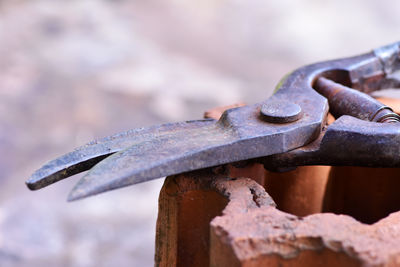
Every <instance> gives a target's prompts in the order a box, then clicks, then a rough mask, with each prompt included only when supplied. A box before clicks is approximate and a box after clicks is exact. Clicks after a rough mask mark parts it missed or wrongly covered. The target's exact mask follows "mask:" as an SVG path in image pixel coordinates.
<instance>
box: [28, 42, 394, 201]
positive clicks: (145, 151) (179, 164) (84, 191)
mask: <svg viewBox="0 0 400 267" xmlns="http://www.w3.org/2000/svg"><path fill="white" fill-rule="evenodd" d="M399 70H400V42H398V43H395V44H391V45H387V46H384V47H381V48H378V49H375V50H373V51H372V52H370V53H366V54H363V55H359V56H355V57H350V58H344V59H338V60H330V61H325V62H320V63H316V64H312V65H308V66H304V67H301V68H299V69H297V70H295V71H294V72H292V73H290V74H289V75H287V76H285V77H284V78H283V79H282V81H281V82H280V83H279V84H278V86H277V91H276V92H275V93H274V94H273V95H272V96H271V97H270V98H269V99H267V100H266V101H264V102H261V103H258V104H254V105H249V106H244V107H239V108H233V109H230V110H227V111H225V112H224V114H223V115H222V117H221V118H220V119H219V120H213V119H204V120H194V121H185V122H177V123H168V124H163V125H157V126H152V127H147V128H140V129H134V130H130V131H127V132H123V133H118V134H116V135H113V136H109V137H105V138H103V139H99V140H95V141H92V142H90V143H88V144H86V145H84V146H82V147H79V148H77V149H75V150H74V151H72V152H70V153H67V154H65V155H63V156H61V157H59V158H57V159H54V160H52V161H50V162H48V163H47V164H45V165H44V166H43V167H41V168H40V169H39V170H37V171H36V172H35V173H33V175H32V176H31V177H30V179H29V180H28V181H27V182H26V184H27V186H28V187H29V188H30V189H32V190H36V189H40V188H42V187H45V186H47V185H49V184H52V183H55V182H57V181H59V180H62V179H64V178H67V177H69V176H71V175H74V174H77V173H80V172H83V171H86V170H89V172H88V173H87V174H86V175H85V176H84V177H83V178H82V179H81V180H80V181H79V182H78V183H77V185H76V186H75V187H74V188H73V190H72V191H71V193H70V195H69V198H68V199H69V200H77V199H81V198H84V197H87V196H90V195H94V194H98V193H101V192H105V191H109V190H112V189H117V188H120V187H124V186H128V185H133V184H137V183H141V182H145V181H148V180H152V179H156V178H160V177H164V176H168V175H174V174H179V173H183V172H188V171H193V170H197V169H203V168H209V167H215V166H220V165H224V164H228V163H235V162H250V161H255V162H259V163H262V164H264V166H265V168H267V169H271V170H285V169H287V168H289V169H290V168H293V167H296V166H302V165H353V166H354V165H357V166H371V167H400V124H398V123H397V122H399V121H400V117H399V116H398V115H397V114H395V113H394V112H393V111H392V110H391V108H389V107H387V106H385V105H383V104H381V103H379V102H378V101H377V100H375V99H374V98H372V97H371V96H369V95H368V94H369V93H371V92H373V91H376V90H381V89H386V88H397V87H400V78H399V76H398V75H397V74H398V71H399ZM351 88H353V89H351ZM328 112H330V113H331V114H333V115H334V116H335V117H336V121H334V122H333V123H332V124H330V125H329V126H328V125H327V114H328Z"/></svg>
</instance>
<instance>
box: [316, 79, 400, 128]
mask: <svg viewBox="0 0 400 267" xmlns="http://www.w3.org/2000/svg"><path fill="white" fill-rule="evenodd" d="M314 88H315V89H316V90H317V91H318V92H319V93H320V94H321V95H323V96H325V97H326V98H327V99H328V102H329V107H330V108H329V112H330V113H331V114H332V115H333V116H335V117H336V118H338V117H340V116H342V115H350V116H353V117H355V118H359V119H361V120H367V121H374V122H399V121H400V117H399V115H397V114H396V113H394V112H393V110H392V109H391V108H390V107H388V106H386V105H384V104H382V103H381V102H379V101H378V100H376V99H374V98H372V97H371V96H369V95H367V94H364V93H362V92H359V91H357V90H354V89H351V88H348V87H346V86H344V85H341V84H339V83H336V82H334V81H332V80H329V79H326V78H324V77H319V78H318V79H317V81H316V82H315V84H314Z"/></svg>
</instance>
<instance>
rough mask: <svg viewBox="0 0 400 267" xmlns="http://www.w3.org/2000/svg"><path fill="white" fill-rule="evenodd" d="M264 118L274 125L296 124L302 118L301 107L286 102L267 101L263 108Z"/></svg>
mask: <svg viewBox="0 0 400 267" xmlns="http://www.w3.org/2000/svg"><path fill="white" fill-rule="evenodd" d="M260 113H261V115H262V118H263V119H264V120H265V121H267V122H272V123H288V122H294V121H297V120H298V119H300V118H301V116H302V112H301V107H300V106H299V105H297V104H295V103H292V102H289V101H285V100H271V101H269V100H267V102H266V103H264V104H263V105H262V107H261V111H260Z"/></svg>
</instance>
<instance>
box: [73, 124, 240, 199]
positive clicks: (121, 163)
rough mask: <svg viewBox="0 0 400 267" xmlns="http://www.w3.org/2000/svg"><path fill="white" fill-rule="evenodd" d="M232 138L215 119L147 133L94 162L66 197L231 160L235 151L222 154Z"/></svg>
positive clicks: (234, 138) (91, 193)
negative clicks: (186, 128)
mask: <svg viewBox="0 0 400 267" xmlns="http://www.w3.org/2000/svg"><path fill="white" fill-rule="evenodd" d="M236 140H238V138H237V136H236V134H235V133H234V132H233V131H229V130H227V129H226V128H222V127H221V126H220V125H218V123H215V124H211V125H210V124H209V123H207V124H205V125H204V127H202V128H200V129H199V128H198V129H196V130H193V131H190V134H189V133H188V131H176V132H175V134H174V135H169V136H149V138H148V139H147V140H142V142H140V143H136V144H135V145H133V146H131V147H129V148H127V149H125V150H123V151H120V152H118V153H115V154H114V155H112V156H110V157H108V158H106V159H104V160H103V161H101V162H100V163H98V164H97V165H95V166H94V167H93V168H92V169H91V170H90V171H89V172H88V173H87V175H86V176H84V177H83V178H82V179H81V180H80V181H79V182H78V184H77V185H76V186H75V188H74V189H73V190H72V191H71V193H70V195H69V197H68V200H69V201H72V200H77V199H81V198H84V197H87V196H91V195H95V194H99V193H102V192H104V191H109V190H113V189H117V188H120V187H124V186H128V185H133V184H137V183H141V182H145V181H148V180H152V179H156V178H160V177H163V176H167V175H173V174H178V173H182V172H187V171H191V170H196V169H201V168H206V167H212V166H216V165H220V164H224V163H227V162H231V161H235V155H234V154H233V155H231V156H229V155H226V154H225V153H226V149H224V148H227V149H228V148H231V147H232V143H234V142H235V141H236ZM224 154H225V155H224Z"/></svg>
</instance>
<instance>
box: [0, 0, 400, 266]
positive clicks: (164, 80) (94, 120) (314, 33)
mask: <svg viewBox="0 0 400 267" xmlns="http://www.w3.org/2000/svg"><path fill="white" fill-rule="evenodd" d="M399 10H400V1H396V0H392V1H389V0H381V1H373V0H368V1H366V0H355V1H345V0H339V1H338V0H335V1H333V0H330V1H316V0H303V1H289V0H280V1H262V0H256V1H238V0H231V1H226V0H203V1H187V0H186V1H184V0H168V1H154V0H147V1H128V0H126V1H123V0H118V1H117V0H115V1H100V0H93V1H92V0H87V1H78V0H76V1H73V0H72V1H54V0H52V1H50V0H48V1H47V0H37V1H27V0H13V1H4V0H3V1H1V0H0V266H152V265H153V255H154V236H155V222H156V215H157V198H158V192H159V190H160V188H161V186H162V182H163V179H159V180H156V181H153V182H148V183H145V184H141V185H137V186H132V187H128V188H124V189H121V190H117V191H113V192H108V193H105V194H101V195H98V196H95V197H91V198H88V199H85V200H82V201H78V202H73V203H67V202H66V197H67V194H68V192H69V190H70V189H71V188H72V186H73V185H74V183H76V182H77V181H78V179H79V178H80V177H81V175H77V176H75V177H72V178H70V179H67V180H65V181H62V182H59V183H57V184H55V185H52V186H49V187H48V188H45V189H43V190H40V191H36V192H31V191H29V190H28V189H27V188H26V187H25V185H24V181H25V180H26V179H27V178H29V176H30V174H31V173H32V172H33V171H34V170H35V169H37V168H39V167H40V166H41V165H42V164H43V163H45V162H46V161H48V160H50V159H52V158H54V157H56V156H59V155H61V154H63V153H65V152H68V151H70V150H72V149H73V148H75V147H77V146H80V145H82V144H84V143H86V142H88V141H90V140H92V139H94V138H100V137H103V136H106V135H110V134H113V133H117V132H120V131H124V130H128V129H131V128H135V127H141V126H148V125H152V124H158V123H163V122H170V121H180V120H186V119H196V118H201V117H202V115H203V112H204V111H205V110H207V109H210V108H212V107H215V106H221V105H228V104H232V103H235V102H241V101H244V102H246V103H255V102H257V101H260V100H262V99H266V98H267V97H268V96H269V95H270V94H271V93H272V91H273V89H274V87H275V85H276V84H277V82H278V81H279V80H280V78H281V77H282V76H284V75H285V74H286V73H288V72H290V71H292V70H293V69H295V68H297V67H299V66H302V65H305V64H309V63H313V62H316V61H320V60H325V59H332V58H338V57H343V56H350V55H353V54H357V53H361V52H366V51H369V50H371V49H372V48H375V47H378V46H380V45H384V44H388V43H391V42H394V41H398V40H399V37H400V36H399V29H400V16H399V15H398V11H399Z"/></svg>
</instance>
